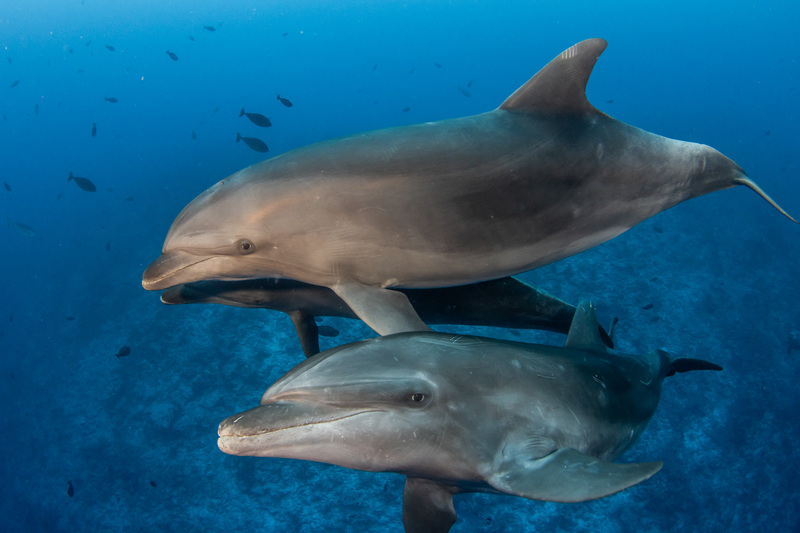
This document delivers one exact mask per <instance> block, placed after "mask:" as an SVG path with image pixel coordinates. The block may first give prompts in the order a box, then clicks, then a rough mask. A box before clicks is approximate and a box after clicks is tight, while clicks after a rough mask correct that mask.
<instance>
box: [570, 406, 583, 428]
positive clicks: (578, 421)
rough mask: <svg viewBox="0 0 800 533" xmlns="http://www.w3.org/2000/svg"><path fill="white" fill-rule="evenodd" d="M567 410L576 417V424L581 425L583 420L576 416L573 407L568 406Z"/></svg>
mask: <svg viewBox="0 0 800 533" xmlns="http://www.w3.org/2000/svg"><path fill="white" fill-rule="evenodd" d="M567 409H568V410H569V412H570V413H572V416H574V417H575V422H577V423H578V424H580V423H581V419H580V418H578V415H576V414H575V411H573V410H572V407H570V406H569V405H568V406H567Z"/></svg>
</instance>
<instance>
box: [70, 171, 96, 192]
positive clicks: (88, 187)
mask: <svg viewBox="0 0 800 533" xmlns="http://www.w3.org/2000/svg"><path fill="white" fill-rule="evenodd" d="M67 181H74V182H75V185H77V186H78V187H80V188H81V189H83V190H84V191H86V192H95V191H96V190H97V187H95V186H94V183H92V182H91V181H89V180H88V179H86V178H80V177H78V176H73V175H72V172H70V173H69V177H68V178H67Z"/></svg>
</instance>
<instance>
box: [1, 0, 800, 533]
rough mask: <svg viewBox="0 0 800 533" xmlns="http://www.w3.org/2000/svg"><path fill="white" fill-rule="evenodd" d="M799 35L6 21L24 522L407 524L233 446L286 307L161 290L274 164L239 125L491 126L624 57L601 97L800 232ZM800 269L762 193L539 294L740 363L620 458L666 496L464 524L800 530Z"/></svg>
mask: <svg viewBox="0 0 800 533" xmlns="http://www.w3.org/2000/svg"><path fill="white" fill-rule="evenodd" d="M798 22H800V7H799V6H798V5H797V4H796V2H789V1H775V2H758V3H752V2H742V1H741V0H735V1H732V2H730V1H729V2H721V1H711V2H703V3H698V2H688V1H683V0H680V1H671V2H632V1H615V2H610V3H609V2H606V3H599V2H556V1H553V2H524V1H519V0H513V1H509V2H502V3H498V2H479V1H464V0H454V1H451V2H444V1H415V0H412V1H406V2H400V1H382V2H377V1H371V2H367V1H364V2H344V1H336V2H334V1H316V2H311V1H299V2H248V3H231V2H222V1H219V0H206V1H205V2H191V3H190V2H180V1H171V2H169V1H164V2H145V1H130V2H125V3H121V2H111V1H108V0H106V1H99V0H98V1H95V0H84V1H66V2H56V1H55V0H31V1H28V2H4V3H2V4H0V113H2V116H0V155H1V156H2V157H1V160H2V166H0V181H3V182H4V184H5V186H4V187H3V188H2V189H0V206H2V217H0V218H2V219H4V222H5V223H4V224H2V226H0V228H1V229H0V235H1V237H0V239H2V241H0V242H2V250H3V253H2V257H3V260H2V262H0V272H2V277H1V278H0V279H2V280H3V283H2V287H3V288H2V300H0V353H1V354H2V355H0V417H1V418H0V420H1V421H2V425H3V427H4V431H3V436H2V438H0V456H1V457H2V461H0V481H2V484H1V485H0V487H1V488H0V524H2V526H1V527H0V529H2V530H4V531H224V530H230V529H232V528H236V529H241V530H252V531H356V530H361V531H401V530H402V522H401V496H402V487H403V478H402V477H401V476H398V475H393V474H372V473H362V472H355V471H350V470H345V469H342V468H338V467H334V466H330V465H325V464H318V463H310V462H300V461H292V460H279V459H258V458H249V457H232V456H227V455H225V454H223V453H222V452H220V451H219V450H218V449H217V446H216V428H217V424H218V423H219V422H220V421H221V420H222V419H224V418H225V417H227V416H229V415H231V414H234V413H237V412H240V411H242V410H244V409H247V408H250V407H253V406H255V405H257V403H258V401H259V399H260V397H261V394H262V393H263V392H264V390H266V388H267V387H268V386H269V385H270V384H272V383H273V382H274V381H276V380H277V379H278V378H279V377H280V376H282V375H283V374H284V373H285V372H286V371H288V370H289V369H290V368H292V366H294V365H295V364H296V363H298V362H300V361H301V360H302V359H303V357H302V353H301V351H300V347H299V344H298V342H297V339H296V337H295V333H294V328H293V327H292V324H291V322H290V321H289V320H288V319H287V318H286V316H284V315H282V314H278V313H274V312H268V311H261V310H248V309H236V308H226V307H221V306H170V307H167V306H164V305H162V304H161V303H160V302H159V300H158V295H157V294H155V293H151V292H147V291H144V290H143V289H142V287H141V274H142V271H143V270H144V269H145V268H146V266H147V265H148V264H149V263H150V262H151V261H152V260H153V259H155V258H156V257H157V256H158V254H159V253H160V249H161V244H162V242H163V239H164V236H165V235H166V232H167V230H168V228H169V226H170V224H171V222H172V220H173V219H174V217H175V216H176V215H177V213H178V212H179V211H180V210H181V209H182V208H183V206H185V205H186V204H187V203H188V202H189V201H190V200H191V199H192V198H194V197H195V196H196V195H197V194H199V193H200V192H202V191H203V190H205V189H206V188H207V187H209V186H210V185H212V184H213V183H215V182H216V181H218V180H219V179H221V178H223V177H225V176H227V175H229V174H231V173H233V172H235V171H237V170H239V169H241V168H243V167H245V166H248V165H250V164H253V163H255V162H257V161H259V160H261V159H263V158H264V156H265V154H260V153H257V152H254V151H252V150H251V149H249V148H248V147H247V146H245V145H244V144H243V143H241V142H240V143H236V142H234V141H235V139H236V134H237V132H240V133H241V134H242V135H243V136H254V137H259V138H261V139H262V140H263V141H265V142H266V144H267V145H268V146H269V154H267V155H276V154H279V153H282V152H284V151H287V150H289V149H292V148H295V147H299V146H302V145H306V144H309V143H312V142H315V141H318V140H322V139H326V138H330V137H334V136H338V135H345V134H349V133H355V132H358V131H362V130H368V129H375V128H381V127H388V126H396V125H402V124H410V123H415V122H424V121H432V120H438V119H444V118H451V117H457V116H464V115H470V114H474V113H480V112H483V111H487V110H490V109H493V108H495V107H497V106H498V105H499V104H500V103H501V102H502V101H503V100H504V99H505V98H506V97H507V96H508V95H509V94H510V93H512V92H513V91H514V90H515V89H516V88H517V87H518V86H520V85H521V84H523V83H524V82H525V81H526V80H527V79H528V78H529V77H530V76H532V75H533V74H534V73H535V72H536V71H537V70H538V69H539V68H541V67H542V66H543V65H544V64H545V63H547V61H549V60H550V59H552V58H553V57H554V56H555V55H557V54H558V53H560V52H561V51H562V50H563V49H565V48H567V47H568V46H570V45H572V44H574V43H575V42H578V41H580V40H583V39H585V38H588V37H603V38H605V39H607V40H608V41H609V47H608V49H607V50H606V52H605V53H604V54H603V56H602V57H601V58H600V60H599V61H598V64H597V67H596V68H595V71H594V74H593V75H592V78H591V80H590V83H589V87H588V91H587V93H588V96H589V99H590V101H592V102H593V103H594V104H595V106H596V107H598V108H600V109H601V110H603V111H605V112H607V113H608V114H610V115H612V116H613V117H615V118H617V119H619V120H622V121H624V122H627V123H630V124H633V125H635V126H638V127H641V128H644V129H646V130H649V131H652V132H654V133H658V134H661V135H666V136H669V137H674V138H678V139H683V140H690V141H696V142H702V143H705V144H709V145H711V146H714V147H715V148H717V149H719V150H720V151H722V152H723V153H725V154H726V155H728V156H730V157H732V158H733V159H734V160H736V161H737V162H738V163H739V164H740V165H742V167H743V168H745V169H746V170H747V172H748V174H749V175H750V176H751V177H752V178H753V179H754V180H755V181H757V182H758V183H759V184H760V185H761V186H762V187H763V188H764V189H765V190H766V191H767V192H769V193H770V195H771V196H772V197H773V198H775V199H776V200H777V201H778V202H779V203H781V205H782V206H783V207H784V208H786V209H787V210H788V211H789V212H790V213H792V214H794V215H795V216H797V215H800V195H798V189H800V186H798V179H800V178H798V163H797V146H799V145H800V130H798V128H797V117H798V116H800V98H798V96H799V93H800V90H799V88H800V52H799V51H798V48H797V45H796V40H795V35H796V27H797V24H798ZM205 26H208V27H209V28H213V29H214V31H211V30H209V29H206V28H204V27H205ZM112 48H113V50H112ZM167 51H169V52H172V53H173V54H175V55H176V57H177V60H173V59H171V58H170V56H169V55H168V54H167V53H166V52H167ZM278 94H280V95H281V96H284V97H286V98H289V99H290V100H291V101H292V102H293V103H294V106H293V107H291V108H288V107H285V106H284V105H282V104H281V103H280V101H278V99H277V98H276V97H277V95H278ZM112 98H113V99H116V100H117V101H116V102H113V103H112V102H111V101H109V100H107V99H112ZM242 107H244V108H245V109H246V110H247V111H249V112H250V111H251V112H258V113H262V114H264V115H266V116H268V117H269V118H270V120H271V121H272V124H273V125H272V127H270V128H268V129H262V128H258V127H256V126H254V125H253V124H252V123H250V122H249V121H247V119H246V118H239V117H238V114H239V110H240V108H242ZM406 109H407V110H406ZM93 125H96V134H95V135H93V134H92V128H93ZM70 172H72V173H74V175H76V176H81V177H86V178H88V179H90V180H91V181H92V182H93V183H94V184H96V187H97V191H96V192H93V193H89V192H86V191H84V190H82V189H80V188H79V187H78V186H76V184H75V183H73V182H68V181H67V176H68V175H69V173H70ZM798 250H800V228H799V227H798V226H797V225H795V224H793V223H791V222H789V221H787V220H786V219H785V218H784V217H782V216H780V215H779V214H778V213H777V212H776V211H774V210H773V209H772V208H771V207H770V206H769V205H767V204H766V203H765V202H764V201H763V200H761V199H760V198H758V197H757V196H756V195H755V194H753V193H752V192H751V191H749V190H746V189H744V188H741V187H740V188H736V189H733V190H728V191H723V192H717V193H714V194H711V195H708V196H705V197H701V198H698V199H695V200H691V201H689V202H686V203H684V204H681V205H679V206H677V207H675V208H673V209H670V210H669V211H667V212H664V213H662V214H659V215H657V216H656V217H654V218H652V219H650V220H648V221H645V222H644V223H642V224H640V225H639V226H637V227H635V228H633V229H632V230H630V231H628V232H627V233H625V234H623V235H621V236H620V237H618V238H616V239H614V240H612V241H610V242H608V243H606V244H603V245H601V246H599V247H596V248H594V249H592V250H590V251H588V252H585V253H582V254H580V255H578V256H575V257H572V258H569V259H566V260H563V261H560V262H558V263H555V264H553V265H550V266H547V267H544V268H541V269H538V270H536V271H533V272H530V273H527V274H525V275H524V276H522V277H523V279H525V280H527V281H529V282H531V283H533V284H535V285H537V286H540V287H542V288H544V289H545V290H548V291H550V292H552V293H554V294H556V295H557V296H559V297H561V298H563V299H565V300H567V301H570V302H572V303H577V302H578V301H579V300H581V299H587V298H588V299H591V300H593V301H594V302H596V304H597V306H598V309H599V313H600V316H601V320H602V321H603V322H604V323H610V321H611V319H612V317H619V319H620V321H619V326H618V328H617V337H616V340H617V342H618V345H619V347H620V348H621V349H622V350H623V351H627V352H630V353H640V352H645V351H647V350H649V349H652V348H664V349H666V350H668V351H670V352H671V353H674V354H679V355H684V356H690V357H701V358H705V359H709V360H712V361H715V362H717V363H719V364H721V365H722V366H724V367H725V370H724V372H721V373H700V372H697V373H691V374H687V375H679V376H677V377H674V378H670V379H669V380H667V381H666V382H665V384H664V391H663V395H662V400H661V404H660V406H659V410H658V412H657V413H656V416H655V417H654V419H653V420H652V422H651V424H650V426H649V427H648V429H647V430H646V431H645V433H644V435H643V436H642V437H641V439H640V440H639V441H638V442H637V443H636V444H635V445H634V447H633V448H632V449H631V450H630V451H629V452H627V453H626V454H625V455H624V456H623V457H622V458H621V459H620V460H621V461H651V460H663V461H664V468H663V470H662V471H661V472H660V473H659V474H657V475H656V476H655V477H653V478H652V479H650V480H648V481H646V482H645V483H642V484H641V485H639V486H636V487H634V488H632V489H629V490H627V491H624V492H622V493H620V494H617V495H615V496H612V497H609V498H605V499H602V500H598V501H593V502H586V503H581V504H554V503H541V502H535V501H529V500H524V499H522V498H512V497H503V496H494V495H462V496H457V497H456V509H457V511H458V515H459V520H458V522H457V523H456V525H455V526H454V528H453V531H462V532H466V531H532V530H537V531H562V530H569V531H592V532H611V531H614V532H617V531H619V532H623V531H648V532H650V531H652V532H655V531H709V532H710V531H764V530H767V529H774V530H777V531H789V530H794V529H796V528H797V525H798V524H800V508H799V506H800V499H799V496H800V484H798V482H797V475H796V471H797V464H798V463H799V462H800V451H798V447H797V446H796V443H797V442H798V441H799V440H800V423H799V422H800V417H799V416H798V414H797V413H798V412H800V389H798V387H797V381H798V378H800V347H798V345H797V343H793V342H792V341H791V340H790V339H791V336H792V334H793V332H794V334H795V335H800V333H796V332H797V331H798V330H800V310H799V308H798V306H797V300H798V295H799V294H800V266H799V263H798ZM324 323H326V324H329V325H332V326H334V327H336V328H337V329H338V330H339V331H341V332H342V333H341V334H340V335H339V336H338V337H336V338H323V339H322V341H323V344H324V346H323V348H325V347H332V346H334V345H338V344H342V343H345V342H350V341H353V340H356V339H361V338H366V337H370V336H372V333H371V331H370V330H369V329H367V328H366V327H365V326H363V324H360V323H357V322H355V321H347V320H344V319H326V320H325V322H324ZM447 329H448V330H452V331H470V332H476V333H480V334H485V335H489V336H495V337H499V338H511V339H514V340H520V338H521V339H522V340H527V341H531V342H554V343H558V342H561V341H562V339H563V337H558V336H553V335H546V334H540V333H535V332H523V333H522V337H515V336H513V335H511V334H510V332H508V331H504V330H482V329H480V328H456V327H453V328H447ZM125 345H127V346H130V350H131V352H130V355H128V356H126V357H122V358H118V357H115V354H116V353H117V352H118V350H119V349H120V348H121V347H122V346H125ZM69 487H72V490H71V491H70V492H71V494H70V493H68V488H69Z"/></svg>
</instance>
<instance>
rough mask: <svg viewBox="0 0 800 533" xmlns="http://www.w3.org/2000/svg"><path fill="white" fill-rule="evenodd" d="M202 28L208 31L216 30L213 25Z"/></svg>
mask: <svg viewBox="0 0 800 533" xmlns="http://www.w3.org/2000/svg"><path fill="white" fill-rule="evenodd" d="M203 29H204V30H208V31H217V28H215V27H214V26H203Z"/></svg>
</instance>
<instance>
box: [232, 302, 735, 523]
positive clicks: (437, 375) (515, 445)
mask: <svg viewBox="0 0 800 533" xmlns="http://www.w3.org/2000/svg"><path fill="white" fill-rule="evenodd" d="M700 369H707V370H721V367H719V366H717V365H715V364H713V363H708V362H706V361H701V360H698V359H675V360H672V359H671V358H670V357H669V355H668V354H667V353H666V352H663V351H660V350H659V351H656V352H652V353H649V354H647V355H644V356H632V355H626V354H622V353H618V352H615V351H613V350H610V349H609V348H607V347H606V346H605V344H604V343H603V341H602V339H601V338H600V335H599V333H598V324H597V320H596V318H595V312H594V308H593V307H592V305H591V304H589V303H588V302H583V303H582V304H581V305H580V306H579V307H578V310H577V311H576V313H575V318H574V319H573V323H572V327H571V328H570V331H569V335H568V336H567V340H566V343H565V344H564V347H563V348H559V347H555V346H544V345H534V344H522V343H516V342H505V341H497V340H491V339H486V338H479V337H462V336H458V335H455V336H454V335H452V334H446V333H435V332H410V333H400V334H395V335H390V336H386V337H378V338H376V339H371V340H367V341H362V342H359V343H354V344H350V345H345V346H340V347H338V348H334V349H332V350H328V351H326V352H322V353H321V354H318V355H316V356H314V357H311V358H310V359H306V360H305V361H304V362H302V363H301V364H299V365H298V366H296V367H295V368H294V369H292V370H290V371H289V372H288V373H287V374H286V375H285V376H283V377H282V378H281V379H280V380H278V381H277V382H276V383H275V384H274V385H273V386H272V387H270V388H269V389H268V390H267V391H266V392H265V393H264V396H263V397H262V398H261V405H260V406H259V407H256V408H254V409H250V410H249V411H245V412H243V413H240V414H238V415H235V416H231V417H229V418H227V419H226V420H224V421H223V422H222V423H221V424H220V425H219V440H218V445H219V448H220V449H221V450H222V451H223V452H225V453H229V454H233V455H252V456H260V457H285V458H293V459H306V460H311V461H320V462H325V463H331V464H335V465H339V466H344V467H347V468H353V469H357V470H367V471H371V472H397V473H400V474H405V475H406V486H405V491H404V493H403V523H404V524H405V527H406V531H409V532H421V531H429V532H444V531H448V530H449V529H450V526H452V525H453V523H454V522H455V520H456V512H455V509H454V507H453V495H454V494H457V493H461V492H488V493H497V494H511V495H514V496H522V497H524V498H530V499H534V500H545V501H555V502H579V501H584V500H590V499H594V498H601V497H603V496H607V495H609V494H613V493H615V492H618V491H620V490H623V489H626V488H628V487H630V486H632V485H635V484H637V483H639V482H641V481H643V480H645V479H647V478H649V477H650V476H652V475H653V474H655V473H656V472H658V471H659V470H660V469H661V464H662V463H661V462H652V463H628V464H618V463H612V462H611V461H612V460H613V459H614V458H615V457H617V456H619V455H620V454H621V453H622V452H624V451H625V450H626V449H627V448H629V447H630V446H631V445H632V444H633V442H634V441H635V440H636V439H637V438H638V437H639V435H640V434H641V433H642V431H643V430H644V429H645V426H646V425H647V423H648V421H649V420H650V418H651V417H652V416H653V414H654V413H655V410H656V406H657V405H658V400H659V397H660V395H661V383H662V381H663V380H664V378H665V377H667V376H670V375H673V374H674V373H675V372H686V371H689V370H700Z"/></svg>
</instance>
